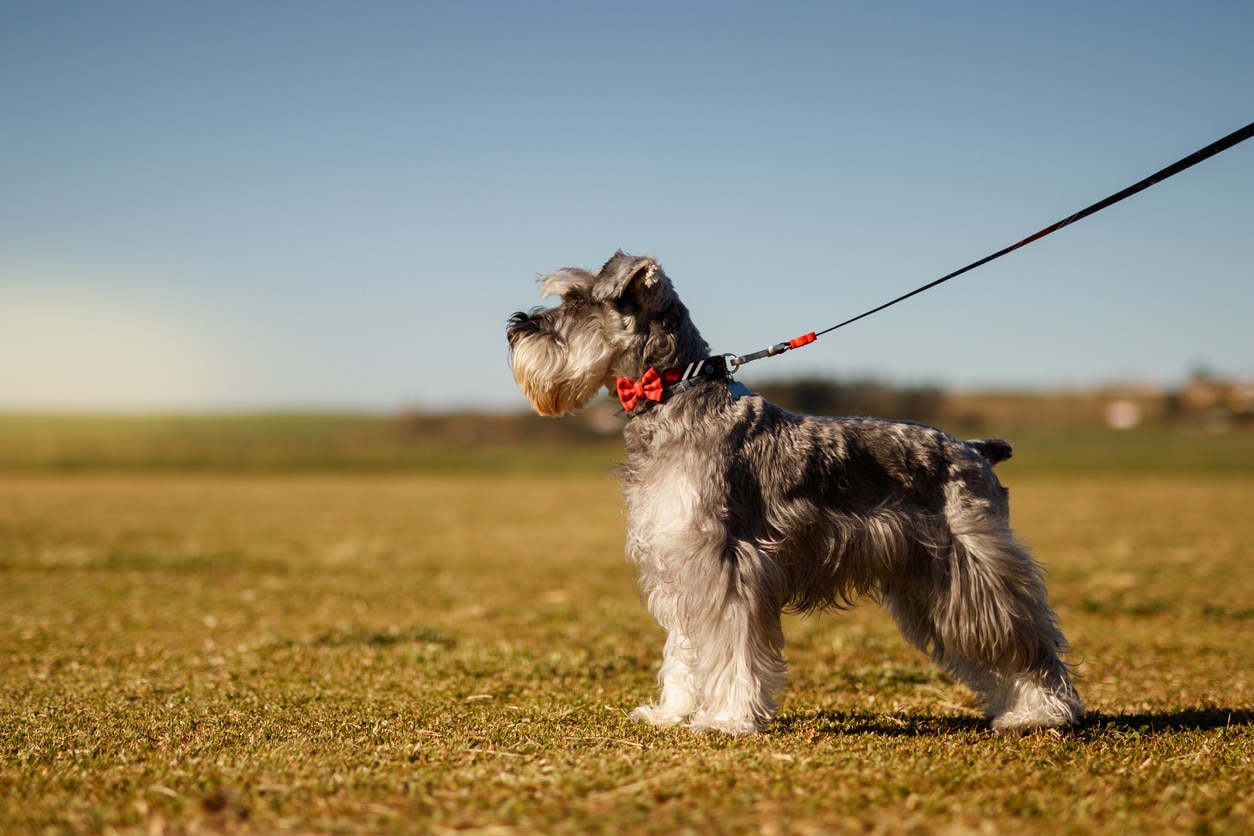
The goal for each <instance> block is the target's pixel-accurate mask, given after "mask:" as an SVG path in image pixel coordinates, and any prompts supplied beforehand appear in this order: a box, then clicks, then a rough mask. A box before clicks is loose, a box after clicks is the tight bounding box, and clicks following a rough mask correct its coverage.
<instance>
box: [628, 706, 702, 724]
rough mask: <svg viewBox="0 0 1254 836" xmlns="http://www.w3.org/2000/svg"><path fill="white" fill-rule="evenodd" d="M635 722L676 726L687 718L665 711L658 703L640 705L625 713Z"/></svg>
mask: <svg viewBox="0 0 1254 836" xmlns="http://www.w3.org/2000/svg"><path fill="white" fill-rule="evenodd" d="M627 716H628V717H629V718H630V719H632V720H635V721H636V722H637V723H648V724H649V725H650V726H662V727H666V726H678V725H681V724H683V723H684V721H686V720H687V719H688V717H687V715H685V714H679V713H676V712H674V711H667V710H666V708H665V707H664V706H660V705H642V706H640V707H639V708H637V709H635V710H634V711H632V712H631V713H630V714H628V715H627Z"/></svg>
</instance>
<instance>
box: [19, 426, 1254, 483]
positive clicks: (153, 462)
mask: <svg viewBox="0 0 1254 836" xmlns="http://www.w3.org/2000/svg"><path fill="white" fill-rule="evenodd" d="M949 429H951V430H953V431H954V432H955V434H957V435H959V436H962V437H965V436H966V435H982V436H998V435H1000V436H1004V437H1006V438H1008V439H1009V440H1010V441H1011V442H1012V443H1013V445H1014V448H1015V457H1014V458H1013V459H1012V460H1011V461H1010V462H1007V463H1006V464H1005V465H1003V466H1002V468H1001V470H1002V472H1004V473H1006V474H1008V475H1018V474H1025V475H1036V474H1094V473H1123V474H1146V475H1151V474H1235V475H1240V474H1251V473H1254V434H1251V433H1248V432H1244V433H1243V432H1230V433H1219V434H1201V433H1192V432H1186V431H1184V430H1181V429H1176V428H1171V427H1166V426H1149V427H1145V428H1142V429H1137V430H1132V431H1125V432H1120V431H1117V430H1110V429H1106V428H1104V427H1100V426H1087V427H1076V426H1074V425H1066V426H1062V425H1060V426H1049V425H1042V426H1018V427H1010V426H1005V427H998V426H995V425H993V426H987V427H981V428H980V430H979V431H978V432H977V431H966V432H964V431H963V430H962V428H961V427H950V428H949ZM622 456H623V445H622V440H621V439H620V438H619V437H618V436H617V435H614V434H611V435H609V436H606V435H601V434H598V433H596V432H593V431H592V430H591V429H590V426H589V424H588V423H587V422H583V421H580V419H577V418H575V419H566V420H561V421H555V420H553V419H547V418H540V417H538V416H534V415H504V416H501V415H497V416H491V415H444V416H379V415H342V414H322V415H320V414H273V415H265V414H258V415H222V416H33V415H0V472H4V471H8V472H36V471H41V470H42V471H54V472H63V473H70V472H90V471H101V470H110V471H126V470H129V471H158V472H160V471H165V472H187V471H200V472H224V471H245V472H285V471H298V472H313V471H323V472H326V471H331V472H340V471H360V472H390V471H396V472H439V473H453V472H464V473H517V474H522V473H543V474H553V473H586V474H598V473H604V472H605V471H606V470H607V469H608V467H609V466H610V464H611V463H612V462H613V461H615V460H616V459H619V458H621V457H622Z"/></svg>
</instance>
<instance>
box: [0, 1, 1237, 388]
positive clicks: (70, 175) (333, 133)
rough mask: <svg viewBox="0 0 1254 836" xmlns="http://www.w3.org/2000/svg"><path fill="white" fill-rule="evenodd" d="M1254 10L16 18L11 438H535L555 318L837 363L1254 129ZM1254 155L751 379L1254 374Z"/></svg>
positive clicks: (8, 72) (840, 350)
mask: <svg viewBox="0 0 1254 836" xmlns="http://www.w3.org/2000/svg"><path fill="white" fill-rule="evenodd" d="M1252 41H1254V4H1249V3H1223V4H1218V3H1215V4H1210V3H1157V2H1135V3H1131V2H1129V3H1113V2H1105V3H1092V2H1083V3H1072V2H1059V3H1050V4H1040V3H1006V2H997V3H992V2H990V3H930V2H927V3H923V2H920V3H911V2H899V3H857V4H855V3H841V2H832V3H788V2H782V3H770V4H767V3H738V2H731V3H683V2H674V0H672V1H671V2H663V3H653V2H635V3H613V4H608V3H605V4H603V3H592V2H579V3H546V2H535V3H517V2H507V3H496V2H447V3H443V2H439V3H437V2H406V3H387V2H372V3H346V2H345V3H323V2H310V1H309V0H302V2H279V1H277V0H276V2H266V3H251V2H250V3H235V2H214V3H200V4H192V3H177V4H175V3H135V2H118V3H94V2H91V3H89V2H81V3H74V2H63V3H34V2H9V0H4V2H0V107H2V108H3V110H2V113H3V116H0V150H2V151H3V153H0V410H10V411H12V410H122V411H126V410H134V411H144V410H180V411H181V410H237V409H293V408H318V409H365V410H381V411H389V410H395V409H401V408H420V409H431V410H441V409H454V408H467V407H470V408H487V409H521V408H523V407H524V401H523V399H522V398H521V396H520V395H519V394H518V393H517V391H516V390H515V389H514V386H513V382H512V379H511V377H510V374H509V370H508V364H507V354H506V348H505V345H506V344H505V339H504V326H505V321H506V319H507V317H508V316H509V314H510V313H511V312H513V311H515V310H519V309H526V308H528V307H531V306H533V305H536V304H539V303H540V300H539V299H538V298H537V296H536V295H535V287H534V280H535V278H536V277H537V276H538V275H540V274H542V273H545V272H549V271H552V270H554V269H556V268H558V267H562V266H568V265H579V266H586V267H596V266H598V265H600V264H601V263H602V262H603V261H604V260H605V259H606V258H607V257H609V256H610V255H611V254H612V253H613V252H614V250H615V249H618V248H620V247H621V248H622V249H624V250H626V251H628V252H636V253H652V254H655V255H656V256H658V257H659V259H660V260H661V261H662V263H663V265H664V266H665V268H666V270H667V272H668V274H670V276H671V277H672V279H674V281H675V283H676V286H677V288H678V290H679V291H680V294H681V295H682V296H683V298H684V300H685V301H686V302H687V304H688V306H689V308H691V309H692V311H693V312H694V316H695V318H696V319H697V322H698V324H699V325H700V327H701V328H702V331H703V333H704V334H705V336H706V338H707V339H708V340H709V341H710V343H711V344H712V346H713V348H714V350H715V351H717V352H737V353H745V352H748V351H752V350H756V349H759V348H762V347H764V346H765V345H767V344H768V343H773V342H776V341H779V340H782V339H787V338H789V337H793V336H796V335H797V334H799V333H803V332H805V331H809V330H816V329H822V328H824V327H827V326H828V325H831V324H834V323H835V322H838V321H840V320H843V319H846V318H848V317H850V316H853V315H855V314H857V313H860V312H861V311H863V310H865V309H867V308H870V307H873V306H875V305H877V304H880V303H881V302H884V301H886V300H887V299H889V298H892V297H894V296H897V295H899V294H900V293H903V292H905V291H907V290H910V289H912V288H914V287H916V286H918V285H921V284H924V283H926V282H928V281H931V280H933V279H935V278H937V277H939V276H941V275H943V274H945V273H948V272H950V271H951V270H954V269H956V268H958V267H961V266H963V265H965V264H967V263H969V262H971V261H974V260H976V259H978V258H981V257H983V256H985V255H987V254H989V253H991V252H993V251H995V250H997V249H1000V248H1001V247H1004V246H1007V245H1008V244H1010V243H1013V242H1014V241H1017V240H1019V239H1021V238H1023V237H1024V236H1026V235H1028V234H1030V233H1032V232H1035V231H1036V230H1038V229H1040V228H1042V227H1044V226H1046V225H1048V224H1050V223H1052V222H1054V221H1056V220H1058V219H1060V218H1062V217H1065V216H1067V215H1069V214H1071V213H1073V212H1075V211H1077V210H1079V209H1081V208H1083V207H1085V206H1087V205H1089V204H1090V203H1093V202H1095V201H1097V200H1099V199H1101V198H1103V197H1105V196H1106V195H1108V194H1110V193H1112V192H1115V191H1117V190H1119V189H1121V188H1123V187H1124V186H1127V185H1130V184H1131V183H1133V182H1135V181H1137V180H1139V179H1141V178H1142V177H1145V176H1147V175H1148V174H1150V173H1152V172H1154V171H1156V170H1158V169H1160V168H1162V167H1163V166H1166V165H1168V164H1169V163H1172V162H1174V161H1175V160H1176V159H1178V158H1180V157H1182V156H1184V155H1186V154H1188V153H1190V152H1192V151H1194V150H1196V149H1197V148H1200V147H1202V146H1203V145H1206V144H1208V143H1210V142H1212V141H1213V140H1215V139H1218V138H1219V137H1221V136H1223V135H1225V134H1227V133H1230V132H1231V131H1233V130H1236V129H1237V128H1240V127H1241V126H1243V125H1245V124H1247V123H1249V122H1250V121H1251V120H1254V92H1252V90H1254V88H1252V86H1251V83H1252V82H1254V50H1251V49H1250V43H1251V42H1252ZM1252 311H1254V142H1249V143H1246V144H1244V145H1241V146H1238V147H1236V148H1234V149H1232V150H1230V151H1227V152H1225V153H1224V154H1221V155H1220V156H1218V157H1216V158H1214V159H1212V160H1210V161H1208V162H1205V163H1203V164H1201V165H1200V166H1198V167H1196V168H1193V169H1191V170H1189V171H1187V172H1185V173H1184V174H1181V175H1180V176H1178V177H1176V178H1174V179H1172V180H1169V181H1167V182H1165V183H1162V184H1160V185H1157V186H1155V187H1154V188H1152V189H1150V190H1149V191H1146V192H1144V193H1142V194H1140V195H1138V196H1136V197H1133V198H1131V199H1129V200H1128V201H1126V202H1124V203H1121V204H1118V205H1117V206H1115V207H1113V208H1111V209H1108V210H1106V211H1104V212H1102V213H1100V214H1098V215H1095V216H1093V217H1091V218H1089V219H1087V220H1085V221H1083V222H1081V223H1080V224H1077V225H1075V226H1073V227H1070V228H1067V229H1065V230H1062V231H1060V232H1058V233H1056V234H1055V235H1052V236H1049V237H1048V238H1045V239H1043V240H1041V241H1039V242H1037V243H1034V244H1032V245H1031V246H1029V247H1026V248H1024V249H1023V250H1020V251H1018V252H1016V253H1014V254H1012V255H1010V256H1007V257H1006V258H1004V259H1001V260H999V261H997V262H995V263H994V264H991V265H989V266H987V267H983V268H980V269H979V270H976V271H974V272H972V273H970V274H967V275H966V276H963V277H962V278H960V279H957V280H955V281H953V282H951V283H949V284H946V285H944V286H942V287H940V288H937V289H935V290H933V291H930V292H929V293H926V294H924V295H922V296H920V297H918V298H916V299H914V300H911V301H909V302H906V303H904V304H902V305H900V306H898V307H896V308H893V309H891V310H890V311H885V312H883V313H881V314H878V315H876V316H874V317H872V318H869V319H867V320H864V321H862V322H860V323H857V324H856V325H852V326H850V327H848V328H846V329H843V330H841V331H838V332H835V333H833V334H831V335H829V336H826V337H823V338H821V339H820V340H819V341H818V342H817V343H815V344H814V345H812V346H809V347H807V348H805V349H803V350H800V351H795V352H790V353H789V354H787V355H785V356H783V357H780V358H776V359H772V360H764V361H761V362H760V363H757V364H754V365H752V366H747V367H745V369H744V370H743V371H742V373H741V378H742V379H743V380H745V381H746V382H747V383H748V384H749V385H750V386H752V385H753V383H754V382H755V381H762V380H766V379H769V378H788V377H799V376H807V375H824V376H832V377H849V376H862V375H875V376H878V377H881V378H883V379H885V380H888V381H891V382H895V383H902V384H915V383H937V384H942V385H947V386H956V387H967V388H972V387H991V386H1014V387H1018V388H1023V387H1058V386H1089V385H1100V384H1104V383H1109V382H1115V381H1132V382H1143V381H1146V382H1159V383H1163V384H1168V385H1170V384H1173V383H1178V382H1179V381H1181V380H1183V379H1184V378H1185V377H1186V376H1187V375H1188V374H1189V373H1190V371H1191V370H1193V369H1196V368H1200V367H1205V368H1209V369H1211V370H1214V371H1216V372H1218V373H1223V374H1231V375H1250V374H1254V327H1251V318H1252V316H1254V315H1252V313H1251V312H1252Z"/></svg>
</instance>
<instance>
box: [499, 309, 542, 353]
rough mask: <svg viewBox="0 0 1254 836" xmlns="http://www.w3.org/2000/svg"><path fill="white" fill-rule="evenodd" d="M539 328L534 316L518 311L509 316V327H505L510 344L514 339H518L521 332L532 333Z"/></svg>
mask: <svg viewBox="0 0 1254 836" xmlns="http://www.w3.org/2000/svg"><path fill="white" fill-rule="evenodd" d="M539 330H540V323H539V322H537V321H536V319H535V318H534V317H532V316H531V315H530V314H525V313H523V312H522V311H518V312H517V313H515V314H514V315H513V316H511V317H510V318H509V327H508V328H507V329H506V334H507V335H508V337H509V341H510V344H511V345H512V344H513V342H514V340H516V339H518V338H519V337H521V336H522V335H523V334H533V333H535V332H537V331H539Z"/></svg>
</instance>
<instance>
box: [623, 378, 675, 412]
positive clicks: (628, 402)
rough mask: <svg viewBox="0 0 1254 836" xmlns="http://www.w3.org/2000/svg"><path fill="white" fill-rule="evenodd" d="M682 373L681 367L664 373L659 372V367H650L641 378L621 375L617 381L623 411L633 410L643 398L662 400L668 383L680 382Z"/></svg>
mask: <svg viewBox="0 0 1254 836" xmlns="http://www.w3.org/2000/svg"><path fill="white" fill-rule="evenodd" d="M681 374H682V372H681V371H680V370H679V369H671V370H670V371H668V372H665V373H663V374H658V373H657V369H649V370H648V371H647V372H645V373H644V376H643V377H641V378H640V379H639V380H632V379H631V378H629V377H620V378H618V380H617V382H616V383H615V389H616V390H617V394H618V402H619V403H620V404H622V405H623V411H625V412H631V411H632V410H633V409H635V408H636V404H638V403H640V400H641V398H647V399H648V400H651V401H660V400H662V391H663V390H664V389H665V388H666V387H667V386H668V385H671V384H674V383H677V382H679V376H680V375H681Z"/></svg>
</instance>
